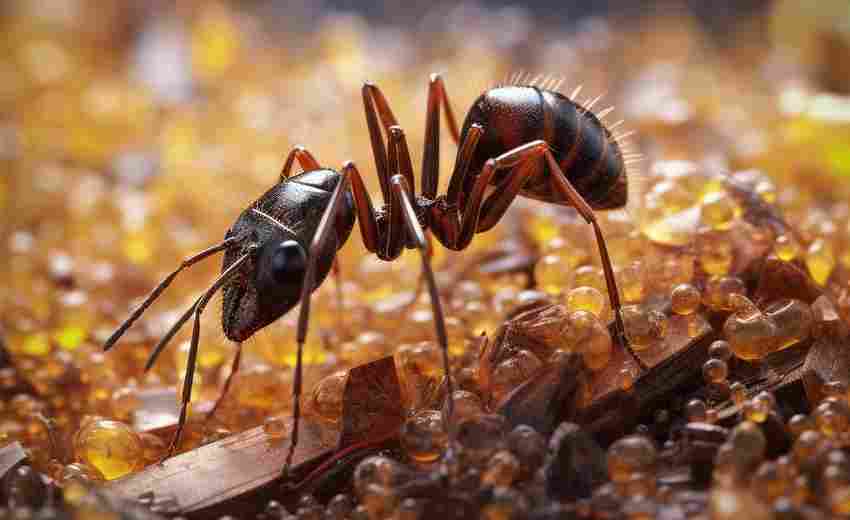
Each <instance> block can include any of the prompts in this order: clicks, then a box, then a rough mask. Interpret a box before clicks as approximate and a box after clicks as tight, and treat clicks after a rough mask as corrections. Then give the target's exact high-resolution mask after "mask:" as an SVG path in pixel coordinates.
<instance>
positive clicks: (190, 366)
mask: <svg viewBox="0 0 850 520" xmlns="http://www.w3.org/2000/svg"><path fill="white" fill-rule="evenodd" d="M250 256H251V253H250V252H249V253H245V254H244V255H242V256H241V257H239V258H238V259H237V260H236V261H235V262H233V263H232V264H230V266H229V267H228V268H227V269H226V270H225V271H224V272H223V273H221V274H220V275H219V277H218V278H216V280H215V282H213V284H212V285H211V286H210V287H209V289H207V290H206V291H205V292H204V294H203V295H201V297H200V298H198V299H197V300H196V301H195V304H194V305H192V308H191V309H190V311H191V312H192V313H193V314H194V315H195V324H194V327H193V328H192V341H191V343H190V344H189V357H188V359H187V360H186V375H185V376H184V378H183V397H182V403H181V405H180V418H179V419H178V420H177V431H176V432H174V437H172V439H171V445H170V446H169V447H168V452H167V453H166V455H165V457H163V459H162V460H165V459H167V458H169V457H171V456H172V455H174V450H176V449H177V446H178V445H179V444H180V437H181V436H182V435H183V428H184V427H185V426H186V418H187V415H188V411H189V402H190V401H191V400H192V382H193V380H194V378H195V368H196V366H195V361H196V360H197V358H198V339H199V337H200V335H201V313H203V312H204V308H205V307H206V306H207V303H209V301H210V299H212V297H213V295H214V294H215V293H216V292H217V291H218V290H219V289H221V287H222V286H223V285H224V284H225V283H226V282H227V281H228V280H230V277H231V276H233V274H234V273H235V272H236V270H237V269H239V268H240V267H242V264H243V263H245V261H246V260H248V258H249V257H250ZM181 324H182V323H181Z"/></svg>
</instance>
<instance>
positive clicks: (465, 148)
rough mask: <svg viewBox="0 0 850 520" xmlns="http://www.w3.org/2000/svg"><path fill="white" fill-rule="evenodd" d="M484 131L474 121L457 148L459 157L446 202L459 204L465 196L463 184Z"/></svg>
mask: <svg viewBox="0 0 850 520" xmlns="http://www.w3.org/2000/svg"><path fill="white" fill-rule="evenodd" d="M483 133H484V127H483V126H481V125H480V124H478V123H473V124H472V126H470V127H469V130H467V131H466V135H465V136H464V137H463V141H462V142H461V143H460V145H459V148H458V150H457V158H456V159H455V168H454V171H453V172H452V176H451V178H450V179H449V188H448V191H447V192H446V202H448V203H449V205H459V204H460V203H461V200H460V199H461V197H462V196H463V184H464V181H465V180H466V176H467V175H468V174H469V166H470V163H471V162H472V156H473V155H474V154H475V149H476V147H477V146H478V141H479V140H480V139H481V135H482V134H483Z"/></svg>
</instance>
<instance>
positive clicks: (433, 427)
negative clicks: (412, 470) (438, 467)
mask: <svg viewBox="0 0 850 520" xmlns="http://www.w3.org/2000/svg"><path fill="white" fill-rule="evenodd" d="M447 441H448V434H447V433H446V429H445V427H444V425H443V416H442V413H441V412H440V411H438V410H422V411H420V412H418V413H416V414H415V415H413V416H412V417H410V418H409V419H408V420H407V421H406V422H405V423H404V426H403V427H402V430H401V444H402V446H403V447H404V449H405V452H406V453H407V455H408V457H410V458H411V459H413V460H414V461H416V462H433V461H435V460H437V459H438V458H440V455H442V453H443V450H444V449H445V447H446V443H447Z"/></svg>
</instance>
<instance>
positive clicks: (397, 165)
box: [388, 125, 413, 202]
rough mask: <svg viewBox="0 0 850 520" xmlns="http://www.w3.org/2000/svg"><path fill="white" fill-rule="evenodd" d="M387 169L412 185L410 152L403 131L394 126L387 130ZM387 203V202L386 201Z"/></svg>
mask: <svg viewBox="0 0 850 520" xmlns="http://www.w3.org/2000/svg"><path fill="white" fill-rule="evenodd" d="M389 132H390V135H389V138H388V144H389V167H390V173H391V174H393V175H395V174H398V173H400V174H402V175H404V179H405V180H406V181H407V182H408V184H413V163H412V162H411V161H410V150H409V149H408V147H407V137H405V135H404V130H403V129H402V128H401V127H400V126H398V125H394V126H391V127H390V128H389ZM388 202H389V201H388Z"/></svg>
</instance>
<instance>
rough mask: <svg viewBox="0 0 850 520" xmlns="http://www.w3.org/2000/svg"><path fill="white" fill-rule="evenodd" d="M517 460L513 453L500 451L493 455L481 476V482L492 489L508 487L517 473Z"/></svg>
mask: <svg viewBox="0 0 850 520" xmlns="http://www.w3.org/2000/svg"><path fill="white" fill-rule="evenodd" d="M519 469H520V467H519V460H517V458H516V457H515V456H514V454H513V453H511V452H509V451H506V450H501V451H497V452H496V453H494V454H493V456H492V457H491V458H490V460H489V461H488V462H487V467H486V469H485V470H484V473H483V474H482V475H481V482H482V483H483V484H485V485H488V486H493V487H508V486H510V485H511V484H512V483H513V481H514V479H516V478H517V475H518V473H519Z"/></svg>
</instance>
